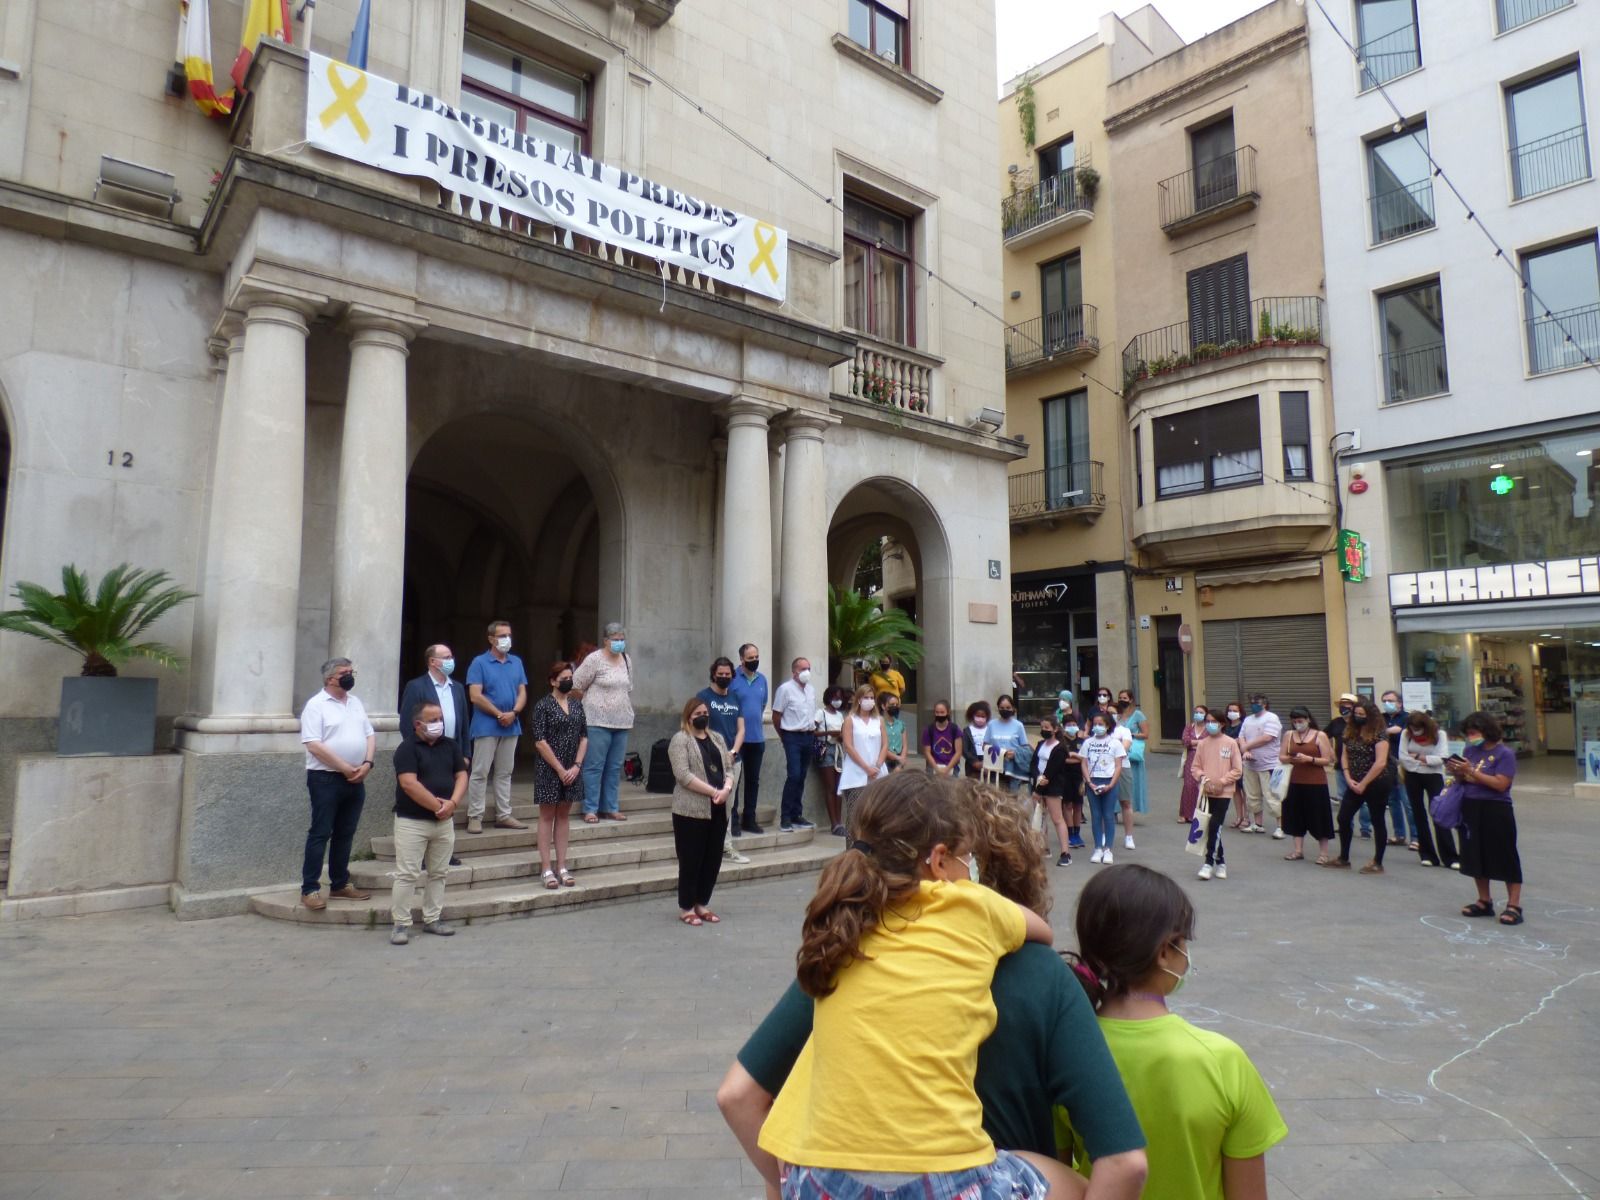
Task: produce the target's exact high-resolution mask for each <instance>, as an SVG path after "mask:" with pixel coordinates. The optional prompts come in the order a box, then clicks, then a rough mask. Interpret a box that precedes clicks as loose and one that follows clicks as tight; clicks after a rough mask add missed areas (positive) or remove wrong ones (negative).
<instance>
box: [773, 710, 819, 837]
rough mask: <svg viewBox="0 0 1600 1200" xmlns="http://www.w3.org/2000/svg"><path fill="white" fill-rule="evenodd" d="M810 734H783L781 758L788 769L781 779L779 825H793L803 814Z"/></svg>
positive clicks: (809, 753) (809, 761)
mask: <svg viewBox="0 0 1600 1200" xmlns="http://www.w3.org/2000/svg"><path fill="white" fill-rule="evenodd" d="M811 751H812V745H811V735H810V734H809V733H787V734H784V736H783V760H784V766H785V768H786V769H787V771H788V774H787V775H786V776H785V778H784V781H783V809H782V812H781V813H780V816H779V822H778V823H779V824H780V825H793V824H794V823H795V822H796V821H798V820H800V818H801V817H803V816H805V799H806V776H807V775H809V774H811V759H812V753H811Z"/></svg>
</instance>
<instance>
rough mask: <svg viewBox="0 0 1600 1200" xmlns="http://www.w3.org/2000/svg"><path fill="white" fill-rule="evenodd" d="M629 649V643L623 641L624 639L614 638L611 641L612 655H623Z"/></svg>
mask: <svg viewBox="0 0 1600 1200" xmlns="http://www.w3.org/2000/svg"><path fill="white" fill-rule="evenodd" d="M627 648H628V643H627V642H626V641H625V640H624V639H622V638H612V639H611V653H613V654H621V653H622V652H623V651H624V650H626V649H627Z"/></svg>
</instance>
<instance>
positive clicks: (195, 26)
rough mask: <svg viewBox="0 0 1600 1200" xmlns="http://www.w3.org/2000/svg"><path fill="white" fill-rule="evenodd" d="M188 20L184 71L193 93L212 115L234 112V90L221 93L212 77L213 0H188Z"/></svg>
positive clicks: (195, 100)
mask: <svg viewBox="0 0 1600 1200" xmlns="http://www.w3.org/2000/svg"><path fill="white" fill-rule="evenodd" d="M184 7H185V8H187V9H188V10H189V16H188V20H187V21H186V22H185V23H184V27H183V73H184V76H185V78H187V79H188V81H189V96H190V97H191V98H192V99H193V100H194V102H195V104H197V105H198V106H199V108H200V111H201V112H203V113H205V115H206V116H208V117H226V116H228V115H229V114H230V113H231V112H233V93H232V92H227V93H225V94H223V95H221V96H219V95H217V88H216V84H215V83H213V82H212V79H211V0H187V3H186V4H185V5H184Z"/></svg>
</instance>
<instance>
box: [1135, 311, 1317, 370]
mask: <svg viewBox="0 0 1600 1200" xmlns="http://www.w3.org/2000/svg"><path fill="white" fill-rule="evenodd" d="M1323 328H1324V324H1323V316H1322V298H1321V297H1320V296H1264V297H1262V298H1261V299H1259V300H1252V301H1251V302H1250V304H1249V305H1248V306H1241V307H1240V308H1238V309H1236V310H1227V309H1222V310H1218V311H1217V312H1214V313H1207V314H1205V320H1204V323H1203V324H1199V323H1195V324H1191V322H1189V321H1179V322H1177V323H1176V324H1173V325H1166V326H1163V327H1162V328H1160V329H1152V330H1150V331H1149V332H1147V333H1141V334H1138V335H1137V336H1135V337H1134V338H1133V339H1132V340H1131V341H1129V342H1128V344H1127V345H1126V346H1124V347H1123V350H1122V386H1123V390H1124V391H1126V390H1128V389H1129V388H1132V387H1136V386H1138V385H1139V384H1140V383H1141V382H1143V381H1145V380H1148V379H1154V378H1155V377H1157V376H1160V375H1165V374H1167V373H1168V372H1169V371H1178V370H1182V369H1183V368H1184V367H1193V366H1198V365H1200V364H1202V363H1209V362H1213V361H1214V360H1218V359H1228V358H1231V357H1233V356H1234V355H1236V354H1244V353H1246V352H1247V351H1251V350H1264V349H1270V348H1272V347H1275V346H1305V345H1312V346H1320V345H1323V344H1324V343H1323V340H1322V339H1323Z"/></svg>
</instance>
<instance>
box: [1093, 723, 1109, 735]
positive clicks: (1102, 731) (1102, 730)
mask: <svg viewBox="0 0 1600 1200" xmlns="http://www.w3.org/2000/svg"><path fill="white" fill-rule="evenodd" d="M1094 735H1095V737H1105V735H1106V727H1105V726H1104V725H1096V726H1095V727H1094Z"/></svg>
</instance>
